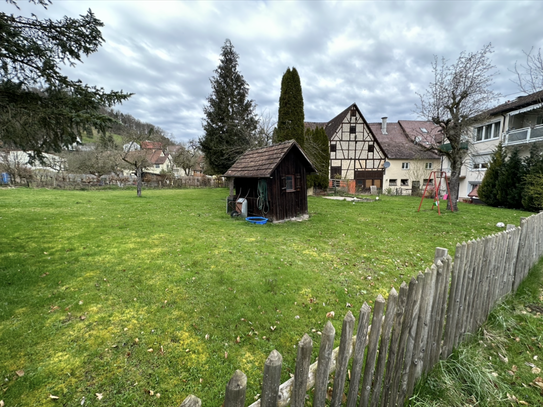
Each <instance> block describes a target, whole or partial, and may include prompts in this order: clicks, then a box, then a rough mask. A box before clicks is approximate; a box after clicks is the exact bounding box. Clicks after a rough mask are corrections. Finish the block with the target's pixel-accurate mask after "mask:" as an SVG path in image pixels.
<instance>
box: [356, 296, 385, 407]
mask: <svg viewBox="0 0 543 407" xmlns="http://www.w3.org/2000/svg"><path fill="white" fill-rule="evenodd" d="M384 309H385V299H384V298H383V296H382V295H381V294H379V295H378V296H377V298H376V299H375V307H374V309H373V318H372V320H371V332H370V337H369V341H368V355H367V356H366V365H365V366H364V377H363V378H362V388H361V390H360V404H359V406H360V407H367V406H368V403H369V396H370V391H371V382H372V378H373V372H374V369H375V356H376V355H377V345H378V344H379V335H381V325H382V323H383V311H384Z"/></svg>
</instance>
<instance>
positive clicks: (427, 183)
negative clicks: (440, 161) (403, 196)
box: [422, 178, 434, 186]
mask: <svg viewBox="0 0 543 407" xmlns="http://www.w3.org/2000/svg"><path fill="white" fill-rule="evenodd" d="M422 183H423V184H424V185H429V186H432V185H434V179H433V178H430V179H423V180H422Z"/></svg>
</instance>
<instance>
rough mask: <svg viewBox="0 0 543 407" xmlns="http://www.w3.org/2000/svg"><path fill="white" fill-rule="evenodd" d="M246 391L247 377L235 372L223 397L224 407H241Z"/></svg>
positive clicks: (239, 371)
mask: <svg viewBox="0 0 543 407" xmlns="http://www.w3.org/2000/svg"><path fill="white" fill-rule="evenodd" d="M246 391H247V376H246V375H245V373H243V372H242V371H241V370H236V372H235V373H234V375H233V376H232V378H231V379H230V381H229V382H228V384H227V385H226V391H225V395H224V407H243V406H244V405H245V393H246Z"/></svg>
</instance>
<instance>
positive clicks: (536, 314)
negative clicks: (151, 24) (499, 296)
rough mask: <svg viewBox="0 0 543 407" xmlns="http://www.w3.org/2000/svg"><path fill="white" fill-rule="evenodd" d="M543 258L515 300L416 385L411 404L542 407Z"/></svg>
mask: <svg viewBox="0 0 543 407" xmlns="http://www.w3.org/2000/svg"><path fill="white" fill-rule="evenodd" d="M542 314H543V260H542V261H540V262H539V264H538V265H537V266H536V267H534V269H533V270H532V271H531V273H530V275H529V276H528V277H527V278H526V280H525V281H524V282H523V283H522V284H521V286H520V287H519V289H518V290H517V292H516V294H515V295H514V296H510V297H509V298H507V299H506V300H505V301H504V302H502V303H501V304H500V305H499V306H498V307H496V309H495V310H494V311H493V312H492V313H491V314H490V317H489V319H488V321H487V322H486V323H485V324H484V325H483V326H482V327H481V329H480V330H479V331H478V332H477V334H475V335H474V336H473V337H472V338H469V340H468V341H467V342H466V343H465V344H463V345H462V346H461V347H459V348H458V349H457V350H456V351H455V352H454V353H453V354H452V356H451V357H450V358H449V359H448V360H446V361H442V362H440V364H438V365H437V366H436V367H435V368H434V369H433V371H432V372H431V373H430V374H429V375H428V377H427V378H426V379H425V380H424V381H421V383H419V386H418V388H417V389H415V395H414V397H413V398H412V400H411V402H410V405H411V406H417V407H430V406H443V405H446V406H475V405H477V406H501V405H530V406H540V405H543V380H542V376H543V374H542V373H541V368H543V366H542V364H543V345H542V344H543V317H542Z"/></svg>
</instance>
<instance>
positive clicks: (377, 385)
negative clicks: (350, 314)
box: [371, 287, 398, 407]
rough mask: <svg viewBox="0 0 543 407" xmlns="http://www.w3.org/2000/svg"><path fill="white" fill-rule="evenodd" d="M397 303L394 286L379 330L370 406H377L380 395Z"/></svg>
mask: <svg viewBox="0 0 543 407" xmlns="http://www.w3.org/2000/svg"><path fill="white" fill-rule="evenodd" d="M397 303H398V293H397V292H396V290H395V289H394V287H393V288H392V289H391V290H390V293H389V294H388V300H387V310H386V313H385V319H384V321H383V329H382V332H381V343H380V345H379V356H378V357H377V365H376V368H375V375H374V376H375V378H374V380H373V392H372V395H371V406H372V407H377V406H378V405H379V400H380V397H381V388H382V386H383V380H384V375H385V364H386V360H387V355H388V346H389V343H390V335H391V332H392V323H393V322H394V316H395V313H396V306H397Z"/></svg>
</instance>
